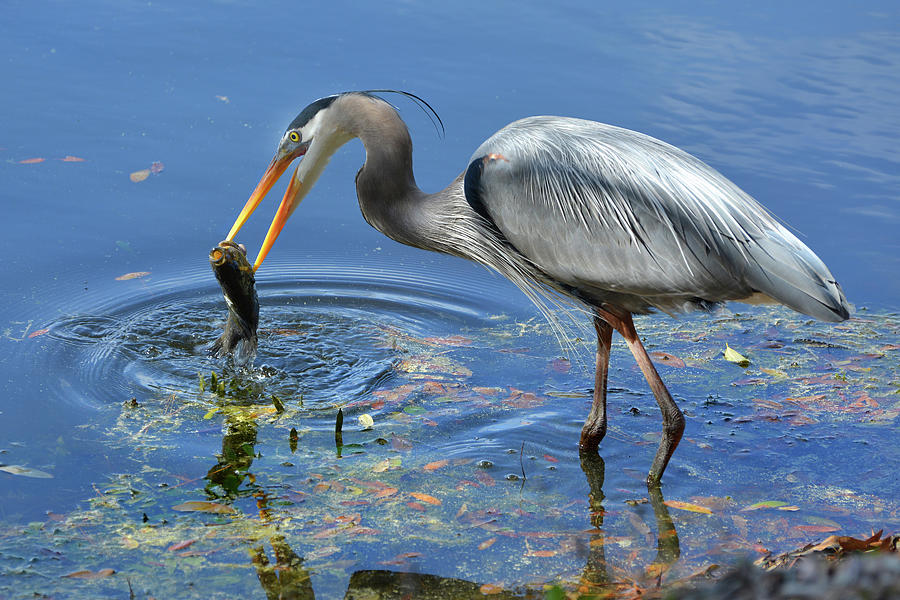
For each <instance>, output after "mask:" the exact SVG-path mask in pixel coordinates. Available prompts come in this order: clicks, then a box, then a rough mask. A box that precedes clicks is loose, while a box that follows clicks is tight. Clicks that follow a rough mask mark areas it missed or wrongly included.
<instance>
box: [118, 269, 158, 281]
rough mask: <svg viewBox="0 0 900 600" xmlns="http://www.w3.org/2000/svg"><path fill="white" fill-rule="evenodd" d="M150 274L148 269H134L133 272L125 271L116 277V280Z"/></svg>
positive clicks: (125, 279) (126, 279) (137, 277)
mask: <svg viewBox="0 0 900 600" xmlns="http://www.w3.org/2000/svg"><path fill="white" fill-rule="evenodd" d="M149 274H150V271H135V272H133V273H125V274H124V275H119V276H118V277H116V281H128V280H129V279H140V278H141V277H146V276H147V275H149Z"/></svg>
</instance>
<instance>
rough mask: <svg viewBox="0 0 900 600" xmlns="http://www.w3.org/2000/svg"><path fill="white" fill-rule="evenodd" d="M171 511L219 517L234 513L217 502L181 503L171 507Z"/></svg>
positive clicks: (228, 507) (192, 501)
mask: <svg viewBox="0 0 900 600" xmlns="http://www.w3.org/2000/svg"><path fill="white" fill-rule="evenodd" d="M172 510H177V511H181V512H208V513H215V514H219V515H225V514H231V513H234V512H236V511H235V510H234V508H232V507H231V506H228V505H227V504H219V503H218V502H207V501H205V500H191V501H189V502H182V503H181V504H177V505H175V506H173V507H172Z"/></svg>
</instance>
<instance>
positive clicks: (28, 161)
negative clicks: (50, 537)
mask: <svg viewBox="0 0 900 600" xmlns="http://www.w3.org/2000/svg"><path fill="white" fill-rule="evenodd" d="M45 160H47V159H46V158H26V159H25V160H20V161H19V164H20V165H34V164H37V163H42V162H44V161H45ZM66 577H68V575H66Z"/></svg>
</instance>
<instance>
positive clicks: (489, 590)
mask: <svg viewBox="0 0 900 600" xmlns="http://www.w3.org/2000/svg"><path fill="white" fill-rule="evenodd" d="M478 591H480V592H481V593H482V594H484V595H485V596H493V595H496V594H502V593H503V586H500V585H497V584H495V583H485V584H484V585H482V586H481V587H480V588H478Z"/></svg>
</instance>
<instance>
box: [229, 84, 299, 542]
mask: <svg viewBox="0 0 900 600" xmlns="http://www.w3.org/2000/svg"><path fill="white" fill-rule="evenodd" d="M216 100H218V101H220V102H224V103H225V104H228V103H229V102H231V100H229V99H228V96H220V95H219V94H216ZM307 558H308V557H307Z"/></svg>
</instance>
